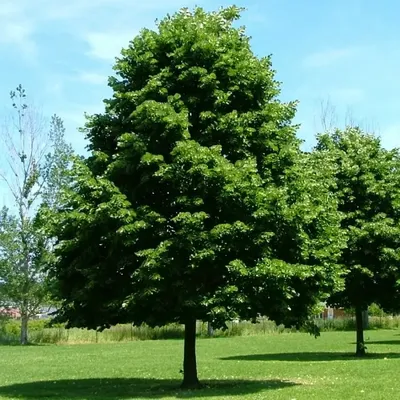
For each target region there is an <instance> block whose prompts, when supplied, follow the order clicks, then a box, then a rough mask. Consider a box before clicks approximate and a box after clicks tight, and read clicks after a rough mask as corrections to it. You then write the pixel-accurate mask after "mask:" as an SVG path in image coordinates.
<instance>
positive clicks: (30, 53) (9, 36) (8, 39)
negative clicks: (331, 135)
mask: <svg viewBox="0 0 400 400" xmlns="http://www.w3.org/2000/svg"><path fill="white" fill-rule="evenodd" d="M34 32H35V25H34V24H33V23H32V21H31V20H30V19H29V18H26V16H25V15H24V13H23V9H22V8H21V7H20V6H19V5H18V6H17V5H16V4H15V3H11V2H7V0H5V3H4V4H2V5H1V7H0V46H1V45H11V46H13V47H16V48H18V49H19V50H20V52H21V54H22V56H23V57H24V58H26V59H30V60H31V61H32V60H33V59H34V57H35V56H36V51H37V46H36V43H35V41H34V40H33V38H32V35H33V34H34Z"/></svg>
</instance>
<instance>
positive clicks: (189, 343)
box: [181, 318, 201, 389]
mask: <svg viewBox="0 0 400 400" xmlns="http://www.w3.org/2000/svg"><path fill="white" fill-rule="evenodd" d="M200 387H201V385H200V382H199V379H198V377H197V362H196V319H195V318H193V319H190V320H189V321H187V322H186V323H185V344H184V356H183V382H182V385H181V388H182V389H198V388H200Z"/></svg>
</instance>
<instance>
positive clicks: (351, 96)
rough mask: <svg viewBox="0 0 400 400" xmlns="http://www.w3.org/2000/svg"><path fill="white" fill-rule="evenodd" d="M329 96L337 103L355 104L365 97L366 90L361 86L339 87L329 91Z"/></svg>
mask: <svg viewBox="0 0 400 400" xmlns="http://www.w3.org/2000/svg"><path fill="white" fill-rule="evenodd" d="M329 97H330V98H331V99H332V100H333V102H334V103H335V104H336V103H337V104H346V105H350V104H355V103H358V102H360V101H362V100H363V99H364V98H365V92H364V90H362V89H359V88H339V89H334V90H332V91H331V92H330V93H329Z"/></svg>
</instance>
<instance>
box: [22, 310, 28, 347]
mask: <svg viewBox="0 0 400 400" xmlns="http://www.w3.org/2000/svg"><path fill="white" fill-rule="evenodd" d="M28 320H29V317H28V315H27V314H26V313H22V315H21V344H22V345H25V344H28Z"/></svg>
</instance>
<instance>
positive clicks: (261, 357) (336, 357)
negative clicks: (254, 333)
mask: <svg viewBox="0 0 400 400" xmlns="http://www.w3.org/2000/svg"><path fill="white" fill-rule="evenodd" d="M385 358H386V359H388V358H400V353H367V354H366V355H365V357H356V356H355V354H354V353H337V352H303V353H269V354H247V355H237V356H231V357H224V358H221V360H224V361H308V362H312V361H343V360H379V359H385Z"/></svg>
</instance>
